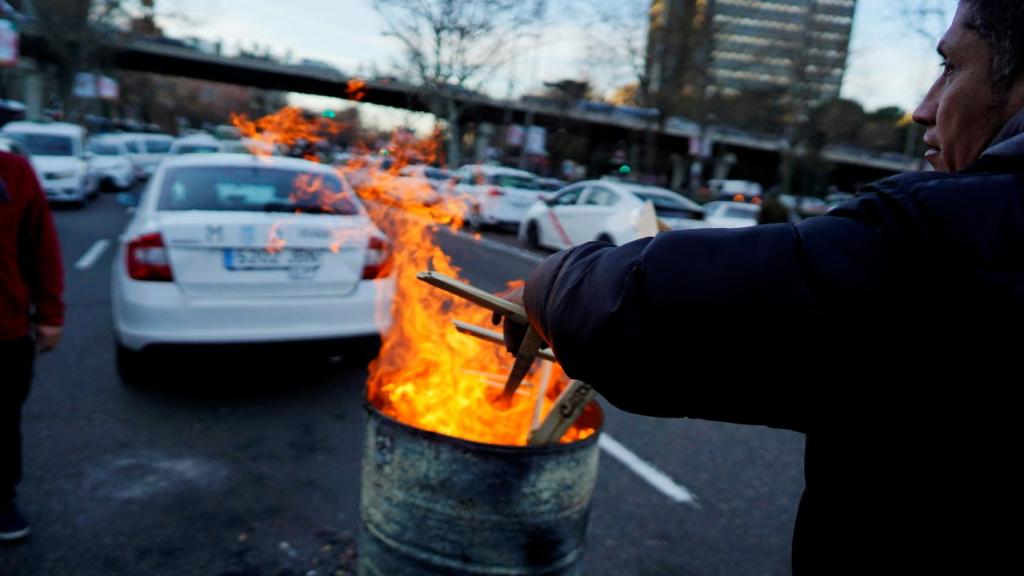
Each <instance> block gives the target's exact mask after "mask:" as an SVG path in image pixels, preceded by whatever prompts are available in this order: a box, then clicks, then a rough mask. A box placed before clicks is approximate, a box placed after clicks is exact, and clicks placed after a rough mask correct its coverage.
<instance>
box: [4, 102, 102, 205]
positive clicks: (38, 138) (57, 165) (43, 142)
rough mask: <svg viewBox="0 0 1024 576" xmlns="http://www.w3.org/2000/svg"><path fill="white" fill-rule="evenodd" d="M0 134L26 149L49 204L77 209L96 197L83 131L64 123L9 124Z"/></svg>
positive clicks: (80, 128)
mask: <svg viewBox="0 0 1024 576" xmlns="http://www.w3.org/2000/svg"><path fill="white" fill-rule="evenodd" d="M0 134H2V135H3V136H6V137H7V138H10V139H12V140H17V141H19V142H21V143H22V144H24V145H25V147H26V148H28V150H29V152H30V153H31V154H32V166H33V168H35V170H36V174H37V175H38V176H39V181H40V182H41V183H42V185H43V191H44V192H45V193H46V197H47V198H48V199H49V200H50V201H51V202H71V203H73V204H77V205H79V206H81V205H84V204H85V202H86V200H88V199H91V198H95V197H96V195H97V194H98V190H99V188H98V186H97V185H96V182H95V181H94V180H93V179H92V177H91V175H90V174H89V161H90V160H91V158H92V153H91V152H90V151H89V150H88V148H87V147H86V143H85V136H86V133H85V128H82V127H81V126H78V125H76V124H68V123H65V122H53V123H50V124H41V123H36V122H11V123H9V124H6V125H4V127H3V128H2V129H0Z"/></svg>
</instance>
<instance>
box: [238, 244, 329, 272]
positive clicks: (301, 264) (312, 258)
mask: <svg viewBox="0 0 1024 576" xmlns="http://www.w3.org/2000/svg"><path fill="white" fill-rule="evenodd" d="M224 267H225V268H227V269H228V270H317V269H319V268H320V251H318V250H302V249H294V248H289V249H286V250H280V251H278V252H268V251H267V250H260V249H251V248H242V249H234V248H228V249H227V250H224Z"/></svg>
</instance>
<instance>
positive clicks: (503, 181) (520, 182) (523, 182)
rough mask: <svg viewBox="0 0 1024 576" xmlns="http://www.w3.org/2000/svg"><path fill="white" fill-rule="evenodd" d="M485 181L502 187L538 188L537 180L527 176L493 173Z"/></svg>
mask: <svg viewBox="0 0 1024 576" xmlns="http://www.w3.org/2000/svg"><path fill="white" fill-rule="evenodd" d="M487 181H488V182H489V183H491V184H494V185H495V186H501V187H502V188H519V189H521V190H539V189H540V187H539V186H538V185H537V180H536V179H534V178H529V177H527V176H515V175H511V174H494V175H492V176H490V177H489V178H488V179H487Z"/></svg>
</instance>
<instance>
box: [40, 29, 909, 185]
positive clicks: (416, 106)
mask: <svg viewBox="0 0 1024 576" xmlns="http://www.w3.org/2000/svg"><path fill="white" fill-rule="evenodd" d="M105 43H106V47H107V48H108V49H109V53H110V62H111V64H112V65H113V66H114V67H117V68H119V69H123V70H133V71H139V72H153V73H157V74H165V75H171V76H183V77H189V78H196V79H201V80H210V81H215V82H226V83H233V84H240V85H245V86H252V87H256V88H263V89H268V90H279V91H285V92H299V93H303V94H314V95H321V96H329V97H335V98H343V99H350V98H351V96H350V95H349V93H348V82H349V80H350V79H351V78H350V77H346V76H343V75H342V74H340V73H332V72H330V71H327V70H317V69H313V68H308V67H301V66H292V65H287V64H281V63H277V62H273V61H269V60H261V59H255V58H247V57H228V56H222V55H219V54H209V53H205V52H202V51H199V50H195V49H190V48H185V47H180V46H174V45H168V44H164V43H160V42H155V41H151V40H143V39H133V38H127V37H118V36H111V37H109V38H108V39H106V40H105ZM22 52H23V53H24V54H25V55H27V56H31V57H34V58H36V59H37V60H43V61H45V60H46V57H47V47H46V44H45V40H44V39H43V38H42V37H41V36H38V35H33V34H32V33H31V32H26V33H25V34H23V37H22ZM365 82H366V87H365V90H364V96H363V98H362V99H361V100H362V101H364V102H370V103H373V104H379V105H383V106H390V107H395V108H403V109H407V110H416V111H424V112H425V111H427V110H428V107H427V105H426V103H425V102H424V99H423V97H422V94H421V91H420V90H419V89H418V87H417V86H414V85H411V84H408V83H404V82H401V81H393V80H372V79H368V80H365ZM453 97H454V98H455V99H456V101H458V102H459V104H460V105H461V107H462V109H463V111H464V112H463V121H464V122H471V123H480V122H488V123H492V124H496V125H502V124H504V123H506V122H514V123H520V124H523V123H532V124H534V125H537V126H544V127H547V128H553V127H558V128H560V129H563V130H571V131H573V132H574V133H579V134H585V135H587V137H588V138H595V139H599V140H602V141H606V142H608V141H612V142H614V141H620V142H623V141H624V142H638V141H640V140H642V139H643V138H644V136H645V135H646V134H647V133H648V132H649V131H650V130H652V126H651V123H650V121H649V120H645V119H641V118H633V117H624V116H615V115H609V114H605V113H598V112H591V111H586V110H580V109H577V108H574V107H560V106H555V105H544V104H540V103H536V102H522V101H518V102H517V101H511V102H510V101H505V100H496V99H492V98H489V97H486V96H483V95H479V94H475V93H470V92H456V93H455V94H454V95H453ZM697 134H698V128H697V126H696V125H695V124H692V123H687V122H676V123H672V122H670V123H668V125H667V126H666V127H665V128H664V129H663V130H658V131H657V138H658V139H659V149H660V150H664V151H671V152H675V153H677V154H685V153H686V151H687V150H688V149H689V143H690V139H691V138H694V137H696V136H697ZM707 136H708V137H709V138H710V139H711V141H712V142H713V144H714V145H715V149H716V151H717V150H719V149H721V148H723V147H727V148H728V150H730V151H731V152H733V153H737V154H739V155H744V154H745V153H746V152H748V151H749V152H750V153H753V154H754V155H758V153H769V154H771V155H772V156H775V155H778V154H779V153H781V151H782V150H783V148H784V143H783V142H782V141H781V139H778V138H770V137H765V136H762V135H756V134H750V133H747V132H745V131H742V130H738V129H734V128H724V127H722V128H711V129H709V130H708V134H707ZM823 157H824V159H825V160H827V161H829V162H833V163H835V164H840V165H847V166H849V167H850V168H864V169H866V170H867V171H869V172H881V173H885V172H900V171H905V170H912V169H914V168H915V166H914V163H913V162H911V161H908V160H906V159H903V158H894V157H889V156H885V157H883V156H875V155H872V154H869V153H866V152H862V151H860V150H850V149H842V148H838V147H830V148H826V150H824V151H823Z"/></svg>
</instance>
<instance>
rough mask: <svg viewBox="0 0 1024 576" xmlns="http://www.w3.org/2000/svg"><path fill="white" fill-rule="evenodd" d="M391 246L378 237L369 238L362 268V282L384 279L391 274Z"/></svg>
mask: <svg viewBox="0 0 1024 576" xmlns="http://www.w3.org/2000/svg"><path fill="white" fill-rule="evenodd" d="M391 256H392V255H391V244H390V243H389V242H388V241H387V240H385V239H383V238H380V237H378V236H371V237H370V245H369V246H368V247H367V250H366V265H365V266H363V280H374V279H377V278H384V277H386V276H387V275H389V274H391Z"/></svg>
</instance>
